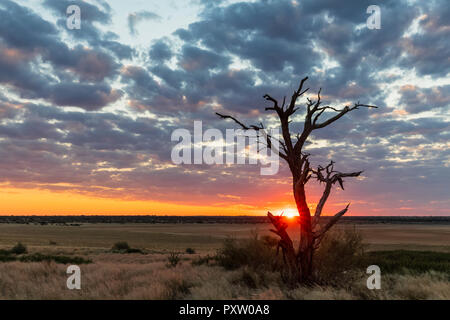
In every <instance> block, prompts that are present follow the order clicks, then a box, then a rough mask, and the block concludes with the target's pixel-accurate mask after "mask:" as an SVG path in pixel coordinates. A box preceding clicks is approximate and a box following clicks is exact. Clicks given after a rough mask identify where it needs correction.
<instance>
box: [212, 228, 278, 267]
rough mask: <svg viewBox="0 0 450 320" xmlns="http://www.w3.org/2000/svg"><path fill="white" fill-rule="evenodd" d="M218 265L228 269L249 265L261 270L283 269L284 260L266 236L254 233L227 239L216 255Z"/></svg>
mask: <svg viewBox="0 0 450 320" xmlns="http://www.w3.org/2000/svg"><path fill="white" fill-rule="evenodd" d="M215 260H216V261H217V263H218V265H220V266H222V267H224V268H225V269H227V270H233V269H237V268H239V267H243V266H248V267H250V268H253V269H259V270H269V271H275V270H281V268H282V261H281V259H280V256H277V255H276V250H275V248H274V247H273V246H272V245H271V244H269V243H268V242H267V241H266V240H265V238H263V239H260V238H259V237H258V235H256V234H255V235H253V237H252V238H250V239H242V240H239V241H238V240H236V239H231V238H229V239H226V240H225V241H224V243H223V246H222V248H220V249H219V250H218V252H217V255H216V257H215Z"/></svg>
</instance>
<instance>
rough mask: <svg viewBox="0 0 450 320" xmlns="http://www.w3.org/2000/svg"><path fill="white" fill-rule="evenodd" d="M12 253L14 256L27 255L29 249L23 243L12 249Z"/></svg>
mask: <svg viewBox="0 0 450 320" xmlns="http://www.w3.org/2000/svg"><path fill="white" fill-rule="evenodd" d="M11 253H13V254H23V253H27V247H26V246H25V245H23V244H22V243H21V242H19V243H17V244H16V245H15V246H14V247H12V249H11Z"/></svg>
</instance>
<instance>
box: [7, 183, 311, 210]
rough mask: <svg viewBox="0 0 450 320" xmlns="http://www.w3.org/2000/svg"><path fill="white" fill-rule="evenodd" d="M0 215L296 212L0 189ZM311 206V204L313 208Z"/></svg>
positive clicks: (281, 205)
mask: <svg viewBox="0 0 450 320" xmlns="http://www.w3.org/2000/svg"><path fill="white" fill-rule="evenodd" d="M0 200H1V201H0V215H179V216H183V215H190V216H196V215H211V216H218V215H265V214H266V213H267V211H268V210H270V211H271V212H273V213H275V214H280V213H281V212H285V215H292V213H293V212H296V209H295V204H294V203H293V200H292V202H290V200H289V199H286V200H285V201H280V202H277V203H271V204H270V208H268V207H266V206H261V207H252V206H247V205H235V204H230V205H228V206H224V205H223V204H222V205H211V204H208V205H190V204H177V203H170V202H162V201H152V200H148V201H144V200H122V199H117V198H100V197H93V196H87V195H81V194H77V193H73V192H67V191H65V192H54V191H49V190H41V189H22V188H0ZM314 206H315V204H314V203H312V204H311V208H314Z"/></svg>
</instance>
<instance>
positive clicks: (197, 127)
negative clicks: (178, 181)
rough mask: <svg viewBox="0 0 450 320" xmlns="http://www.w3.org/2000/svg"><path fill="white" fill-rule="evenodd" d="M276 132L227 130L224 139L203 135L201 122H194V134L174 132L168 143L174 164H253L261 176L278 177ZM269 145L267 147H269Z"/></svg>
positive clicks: (215, 132)
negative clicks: (172, 145) (170, 144)
mask: <svg viewBox="0 0 450 320" xmlns="http://www.w3.org/2000/svg"><path fill="white" fill-rule="evenodd" d="M278 136H279V130H278V129H270V130H268V131H266V130H263V129H261V130H258V131H255V130H242V129H226V132H225V137H224V135H223V133H222V131H220V130H219V129H207V130H205V131H203V124H202V121H194V132H193V134H191V132H190V131H189V130H187V129H176V130H174V131H173V132H172V136H171V140H172V141H178V144H177V145H175V146H174V147H173V148H172V153H171V159H172V162H173V163H174V164H207V165H214V164H219V165H220V164H228V165H230V164H253V165H257V164H260V165H261V170H260V172H261V175H274V174H277V173H278V170H279V167H280V164H279V162H280V160H279V155H278V152H277V150H278V147H279V140H278ZM268 143H269V145H270V146H268Z"/></svg>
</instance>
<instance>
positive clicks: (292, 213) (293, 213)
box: [283, 208, 298, 219]
mask: <svg viewBox="0 0 450 320" xmlns="http://www.w3.org/2000/svg"><path fill="white" fill-rule="evenodd" d="M283 216H285V217H286V218H289V219H292V218H294V217H296V216H298V212H297V210H295V209H291V208H288V209H284V210H283Z"/></svg>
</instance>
